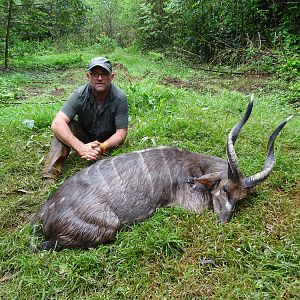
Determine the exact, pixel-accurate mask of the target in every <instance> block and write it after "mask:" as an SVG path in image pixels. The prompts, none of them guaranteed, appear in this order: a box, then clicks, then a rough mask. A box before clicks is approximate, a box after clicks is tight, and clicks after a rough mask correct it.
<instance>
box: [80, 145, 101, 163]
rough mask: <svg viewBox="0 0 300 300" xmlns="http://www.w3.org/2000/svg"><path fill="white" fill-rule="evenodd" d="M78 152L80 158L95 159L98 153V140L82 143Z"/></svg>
mask: <svg viewBox="0 0 300 300" xmlns="http://www.w3.org/2000/svg"><path fill="white" fill-rule="evenodd" d="M77 152H78V154H79V155H80V156H81V158H83V159H86V160H96V159H98V156H99V154H100V142H98V141H93V142H90V143H87V144H83V145H82V146H81V147H80V148H79V149H78V150H77Z"/></svg>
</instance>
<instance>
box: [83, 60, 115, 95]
mask: <svg viewBox="0 0 300 300" xmlns="http://www.w3.org/2000/svg"><path fill="white" fill-rule="evenodd" d="M87 77H88V80H89V81H90V84H91V86H92V89H93V90H94V91H95V92H96V93H99V94H101V93H105V92H106V91H107V90H108V88H109V86H110V83H111V82H112V80H113V78H114V73H111V74H109V73H108V72H107V71H106V70H105V69H104V68H101V67H98V66H97V67H94V68H93V69H91V70H90V71H89V72H88V73H87Z"/></svg>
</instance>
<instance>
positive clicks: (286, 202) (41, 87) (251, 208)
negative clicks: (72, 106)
mask: <svg viewBox="0 0 300 300" xmlns="http://www.w3.org/2000/svg"><path fill="white" fill-rule="evenodd" d="M95 54H96V55H99V53H97V52H95V51H94V52H91V53H85V54H82V53H73V54H61V55H58V54H55V55H56V56H57V57H56V58H55V59H53V56H51V54H49V55H48V54H47V56H41V57H38V56H35V57H34V60H35V64H36V65H35V66H36V68H35V69H33V70H30V69H28V68H27V67H26V66H28V65H30V64H31V63H32V58H29V57H27V58H26V59H25V60H24V61H23V63H22V65H21V66H23V67H24V69H22V68H18V71H17V73H16V72H10V73H7V74H3V75H2V76H1V77H2V79H1V80H2V81H1V82H3V80H5V81H6V82H10V84H9V85H7V84H6V85H5V91H4V89H3V88H2V89H1V90H0V92H1V93H2V98H1V97H0V99H1V102H0V107H1V108H0V196H1V201H0V233H1V235H0V262H1V264H0V298H1V299H26V300H28V299H251V300H252V299H299V298H298V297H299V295H300V278H299V267H300V265H299V261H300V254H299V253H300V238H299V237H300V235H299V232H300V230H299V229H300V228H299V227H300V223H299V220H300V196H299V192H300V191H299V177H300V162H299V155H300V138H299V128H300V119H299V111H298V108H293V107H291V106H289V105H288V104H287V103H283V102H279V101H278V100H277V94H276V93H277V90H276V91H273V90H271V89H269V88H268V86H267V85H266V86H264V87H262V88H261V89H260V90H259V91H257V94H258V96H257V99H256V101H255V106H254V110H253V113H252V116H251V117H250V119H249V121H248V122H247V124H246V125H245V126H244V128H243V130H242V132H241V134H240V136H239V139H238V140H237V143H236V150H237V153H238V156H239V160H240V166H241V169H242V171H243V173H244V174H245V175H251V174H253V173H256V172H259V171H260V170H261V168H262V165H263V163H264V159H265V155H266V143H267V140H268V136H269V134H270V133H271V132H272V130H273V129H274V128H275V127H276V125H277V124H278V123H280V122H281V121H282V120H284V119H285V118H286V117H288V116H289V115H290V114H294V115H295V116H294V118H293V119H292V120H291V121H290V122H289V123H288V124H287V126H286V127H285V128H284V130H283V132H282V133H281V134H280V136H279V137H278V138H277V140H276V145H275V151H276V159H277V163H276V165H275V167H274V170H273V172H272V174H271V175H270V177H269V178H268V179H267V180H266V181H265V182H264V183H263V184H261V185H260V186H259V187H258V189H257V192H256V193H255V194H254V195H253V196H251V197H249V198H248V199H246V200H245V201H243V203H242V204H241V205H240V206H239V207H238V209H237V212H236V213H235V215H234V216H233V218H232V220H231V222H230V223H228V224H226V225H224V226H221V225H219V224H217V223H216V217H215V215H214V214H213V212H211V211H208V212H205V213H204V214H203V215H201V216H198V215H195V214H193V213H191V212H187V211H185V210H183V209H180V208H163V209H158V211H157V212H156V214H155V215H154V216H153V217H151V218H150V219H149V220H147V221H145V222H143V223H140V224H136V225H134V226H130V227H129V228H126V229H125V230H122V231H121V232H119V233H118V235H117V237H116V239H115V241H113V242H111V243H109V244H106V245H101V246H99V247H97V248H93V249H88V250H84V251H83V250H72V249H70V250H63V251H61V252H47V251H41V252H38V253H32V252H31V251H30V250H29V248H28V244H29V241H30V239H31V237H30V236H31V228H30V220H31V218H32V216H33V214H34V213H35V212H36V211H37V210H38V208H39V207H40V205H41V204H42V203H44V202H45V201H46V199H47V197H48V196H49V195H50V194H51V193H52V191H53V190H54V189H55V188H56V186H55V187H53V189H52V190H49V191H46V192H45V191H43V189H42V188H41V181H40V171H41V169H42V166H43V163H44V159H45V156H46V154H47V151H48V148H49V144H50V140H51V132H50V129H49V127H50V124H51V121H52V119H53V117H54V116H55V114H56V112H57V111H58V110H59V108H60V107H61V105H62V104H63V102H64V101H65V100H66V99H67V97H68V95H69V93H70V91H71V90H72V89H73V88H75V87H77V86H79V85H80V84H82V83H83V82H84V81H85V76H84V72H85V71H84V66H85V65H86V63H87V62H88V60H89V59H90V58H91V57H93V56H94V55H95ZM101 54H102V53H101ZM74 57H80V63H79V64H78V65H77V62H74V61H73V58H74ZM109 58H110V59H111V60H112V61H113V62H114V70H115V72H116V80H115V81H116V84H117V85H119V86H120V87H121V88H123V89H124V90H125V91H126V93H127V95H128V100H129V111H130V128H129V136H128V138H127V141H126V143H125V147H122V148H120V149H119V150H118V151H117V152H116V153H114V154H113V155H118V154H120V153H125V152H129V151H132V150H139V149H143V148H147V147H152V146H157V145H174V146H179V147H181V148H184V149H187V150H190V151H195V152H203V153H207V154H211V155H216V156H221V157H223V158H226V153H225V144H226V139H227V134H228V132H229V131H230V129H231V127H232V126H233V125H234V124H235V123H236V122H237V121H238V120H239V119H240V117H241V115H242V114H243V112H244V110H245V107H246V105H247V102H248V100H249V95H250V94H251V93H252V92H254V93H256V89H255V82H253V79H251V80H252V81H251V85H247V83H245V82H246V79H247V78H240V77H231V78H228V77H227V78H224V77H222V76H221V75H215V74H214V75H212V74H210V73H204V72H203V71H197V70H192V69H189V68H188V67H187V66H185V65H184V64H182V63H174V62H170V61H167V60H166V59H164V58H163V57H162V56H160V55H155V54H153V53H152V54H150V55H146V54H143V55H142V54H138V53H137V52H128V51H127V52H126V51H124V50H120V49H117V50H116V51H115V52H113V53H110V54H109ZM57 61H70V62H71V61H73V62H72V63H70V64H64V68H63V70H62V69H61V68H60V67H58V66H57V63H56V62H57ZM37 62H38V63H37ZM45 66H48V67H49V68H48V67H47V70H45ZM25 67H26V68H25ZM24 78H26V80H24ZM241 80H244V81H243V82H244V83H243V91H244V92H243V93H242V92H241V91H240V90H239V89H236V87H237V86H238V87H240V86H241ZM224 82H226V84H225V86H227V87H224ZM237 82H239V84H237ZM195 83H196V84H195ZM197 83H198V85H197ZM206 85H207V86H210V88H209V89H207V88H206V89H203V86H206ZM2 86H3V84H2ZM3 91H4V92H3ZM10 92H11V93H14V95H15V96H14V97H11V96H3V94H4V95H12V94H9V93H10ZM11 98H12V99H11ZM25 120H33V121H34V124H33V127H32V128H31V126H29V127H28V124H30V123H28V122H27V123H26V122H24V121H25ZM87 165H88V163H86V162H84V161H82V160H80V159H79V158H78V157H76V156H72V157H70V158H68V159H67V161H66V164H65V167H64V173H63V176H62V177H61V179H60V181H59V182H58V184H57V186H58V185H59V184H60V183H61V182H63V181H64V180H65V179H66V178H67V177H69V176H71V175H72V174H73V173H74V172H76V171H78V170H80V169H82V168H83V167H85V166H87Z"/></svg>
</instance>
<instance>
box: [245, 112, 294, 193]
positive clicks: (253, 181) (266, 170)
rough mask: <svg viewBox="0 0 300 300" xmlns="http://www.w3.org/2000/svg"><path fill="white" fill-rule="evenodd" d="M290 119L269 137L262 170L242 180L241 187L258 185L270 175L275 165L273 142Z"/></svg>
mask: <svg viewBox="0 0 300 300" xmlns="http://www.w3.org/2000/svg"><path fill="white" fill-rule="evenodd" d="M291 118H292V116H290V117H288V118H287V119H286V120H285V121H283V122H282V123H280V124H279V125H278V126H277V127H276V129H275V130H274V131H273V133H272V134H271V135H270V138H269V142H268V147H267V157H266V161H265V164H264V167H263V170H262V171H261V172H259V173H257V174H255V175H252V176H249V177H246V178H243V186H244V187H247V188H250V187H254V186H256V185H258V184H259V183H261V182H262V181H264V180H265V179H266V178H267V177H268V176H269V175H270V173H271V171H272V169H273V166H274V164H275V156H274V141H275V139H276V137H277V136H278V134H279V132H280V131H281V130H282V128H283V127H284V126H285V124H286V123H287V122H288V121H289V120H290V119H291Z"/></svg>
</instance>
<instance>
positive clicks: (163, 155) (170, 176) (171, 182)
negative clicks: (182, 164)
mask: <svg viewBox="0 0 300 300" xmlns="http://www.w3.org/2000/svg"><path fill="white" fill-rule="evenodd" d="M160 152H161V154H162V157H163V160H164V163H165V165H166V167H167V169H168V172H169V178H170V190H171V200H174V199H173V197H174V195H173V188H172V186H173V180H172V174H171V170H170V167H169V165H168V163H167V160H166V157H165V154H164V152H163V151H160Z"/></svg>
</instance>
